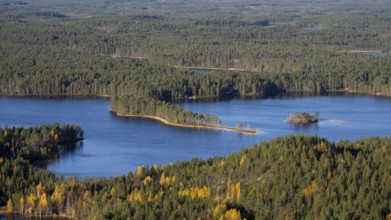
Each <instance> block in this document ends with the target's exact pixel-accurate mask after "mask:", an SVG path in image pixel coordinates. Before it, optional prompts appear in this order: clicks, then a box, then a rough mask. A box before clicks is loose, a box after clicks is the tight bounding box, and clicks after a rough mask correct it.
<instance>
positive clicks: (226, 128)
mask: <svg viewBox="0 0 391 220" xmlns="http://www.w3.org/2000/svg"><path fill="white" fill-rule="evenodd" d="M111 112H113V113H114V114H115V115H117V116H119V117H128V118H148V119H153V120H157V121H160V122H162V123H163V124H165V125H169V126H174V127H183V128H198V129H214V130H222V131H230V132H236V133H241V134H248V135H257V134H259V133H260V132H259V131H258V130H256V129H252V130H246V129H238V128H233V127H224V126H221V127H220V126H212V125H191V124H178V123H173V122H170V121H168V120H166V119H164V118H161V117H158V116H152V115H130V114H121V113H117V112H115V111H111Z"/></svg>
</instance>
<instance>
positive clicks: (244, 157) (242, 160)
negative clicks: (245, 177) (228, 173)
mask: <svg viewBox="0 0 391 220" xmlns="http://www.w3.org/2000/svg"><path fill="white" fill-rule="evenodd" d="M246 158H247V157H246V154H243V155H242V157H241V158H240V161H239V165H240V166H242V165H243V164H244V162H246Z"/></svg>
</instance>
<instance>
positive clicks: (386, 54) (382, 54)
mask: <svg viewBox="0 0 391 220" xmlns="http://www.w3.org/2000/svg"><path fill="white" fill-rule="evenodd" d="M366 54H368V55H371V56H376V57H387V56H390V55H391V53H386V52H367V53H366Z"/></svg>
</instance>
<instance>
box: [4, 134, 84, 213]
mask: <svg viewBox="0 0 391 220" xmlns="http://www.w3.org/2000/svg"><path fill="white" fill-rule="evenodd" d="M82 148H83V141H79V142H76V143H67V144H61V145H58V146H57V149H58V152H57V153H56V154H55V155H53V156H52V157H51V158H50V159H48V160H45V161H38V162H34V164H35V165H36V166H37V167H39V168H42V169H47V165H48V164H50V163H54V162H56V161H57V160H59V159H61V157H63V158H64V157H67V156H70V155H72V154H74V153H76V152H78V151H80V150H81V149H82ZM0 220H1V219H0Z"/></svg>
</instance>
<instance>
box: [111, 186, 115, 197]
mask: <svg viewBox="0 0 391 220" xmlns="http://www.w3.org/2000/svg"><path fill="white" fill-rule="evenodd" d="M115 193H116V191H115V188H114V186H113V187H111V190H110V196H111V197H114V196H115Z"/></svg>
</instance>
